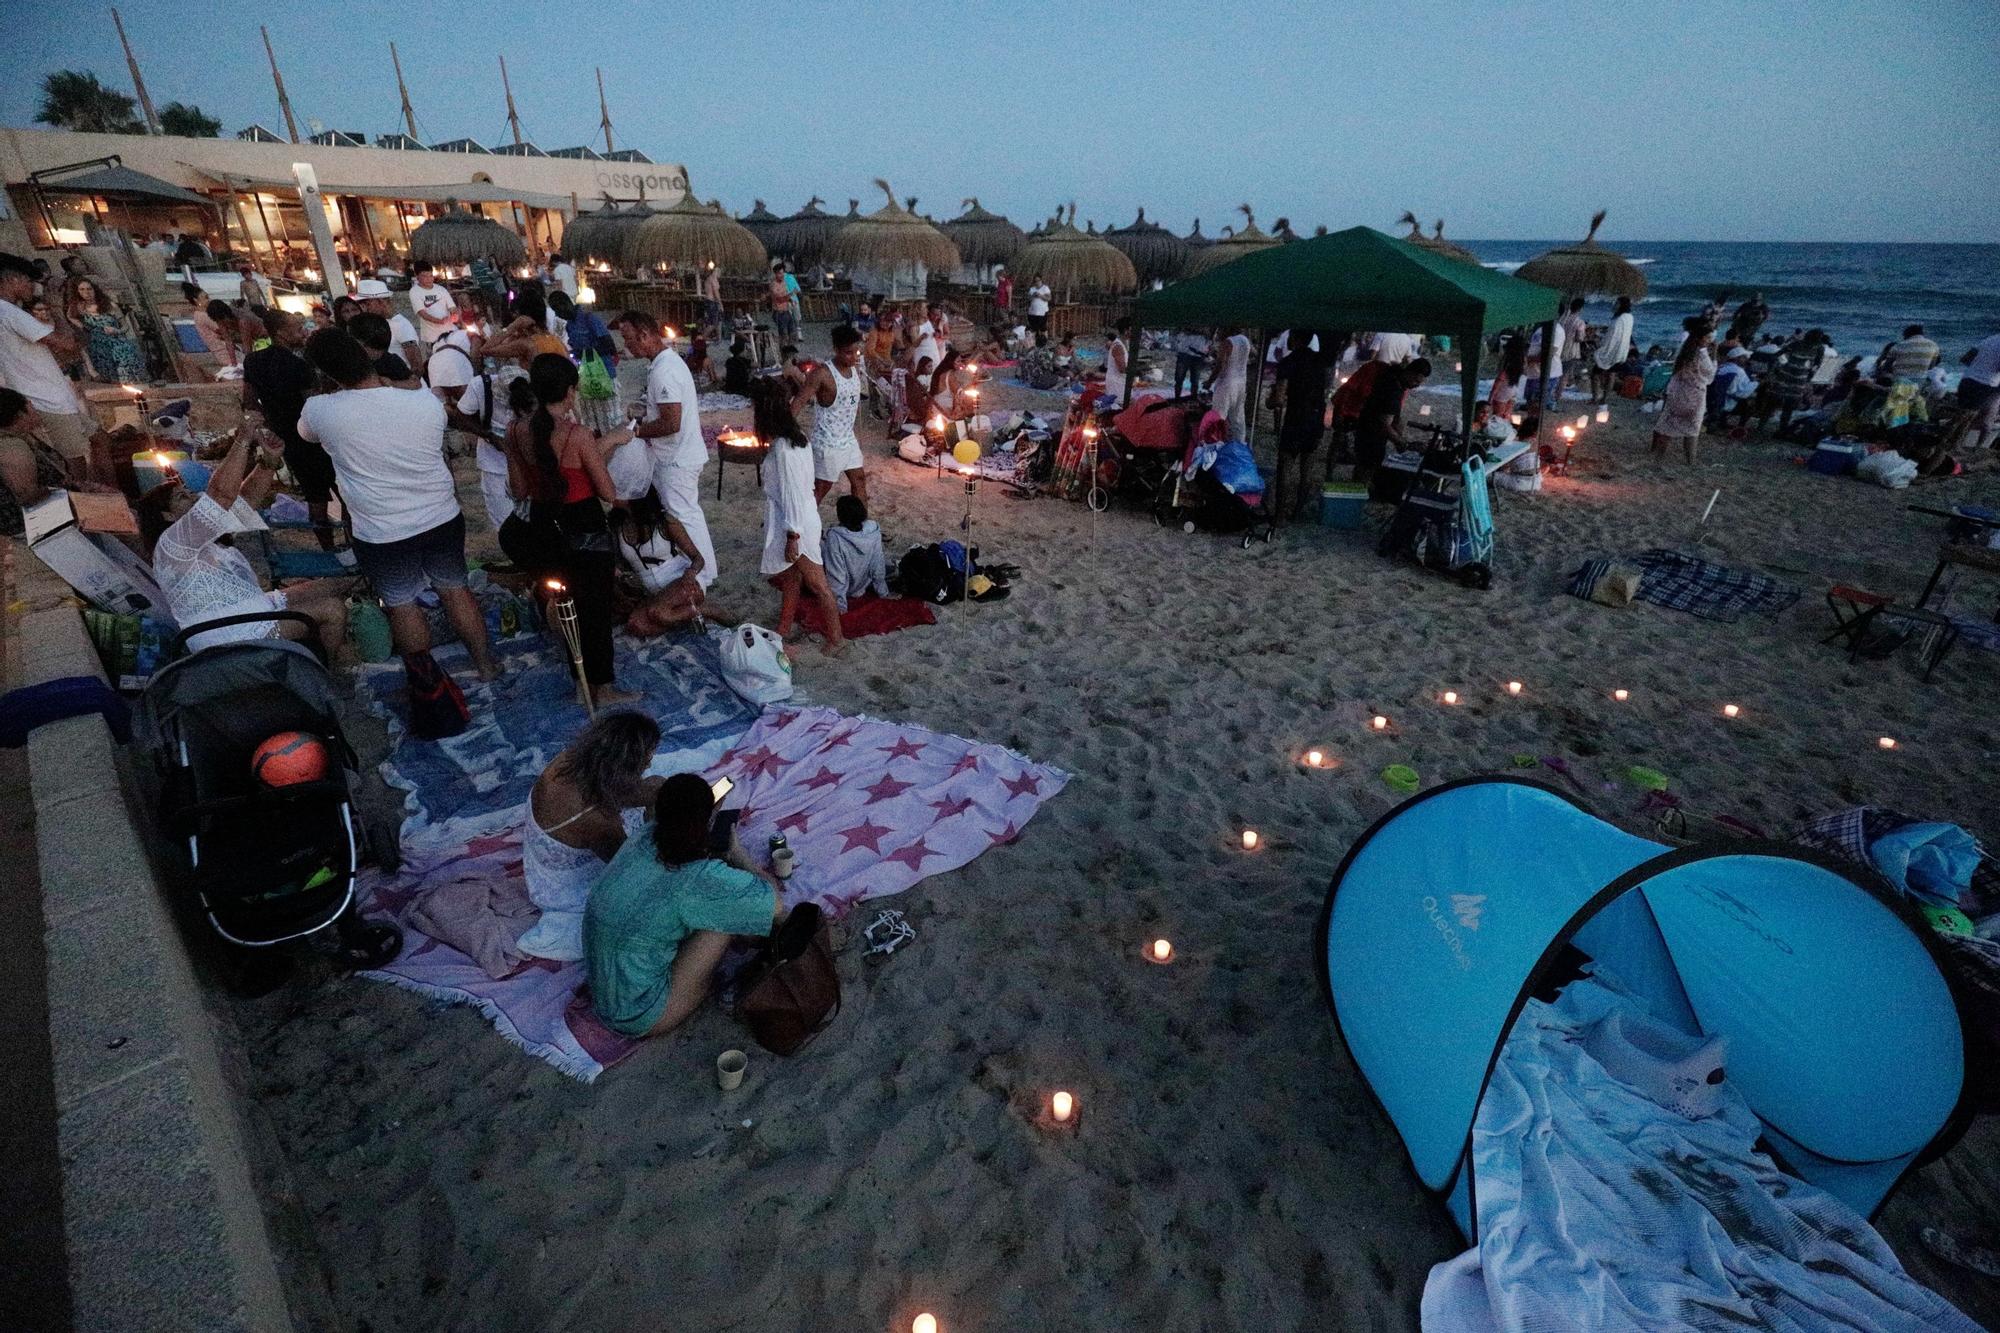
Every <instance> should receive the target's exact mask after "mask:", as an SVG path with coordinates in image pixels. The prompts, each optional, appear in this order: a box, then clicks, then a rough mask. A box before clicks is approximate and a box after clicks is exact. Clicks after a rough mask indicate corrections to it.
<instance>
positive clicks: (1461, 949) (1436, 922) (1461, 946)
mask: <svg viewBox="0 0 2000 1333" xmlns="http://www.w3.org/2000/svg"><path fill="white" fill-rule="evenodd" d="M1467 896H1471V897H1474V898H1475V899H1477V902H1475V903H1474V905H1473V921H1474V922H1477V921H1478V919H1479V913H1478V904H1479V903H1482V902H1484V901H1485V898H1486V895H1484V894H1474V895H1466V894H1453V895H1452V897H1453V899H1454V900H1456V899H1458V898H1463V897H1467ZM1423 907H1424V915H1425V916H1427V917H1429V918H1430V920H1431V925H1433V926H1435V927H1436V928H1437V933H1438V934H1439V935H1442V936H1443V937H1444V942H1445V947H1446V948H1448V949H1450V950H1451V956H1452V959H1453V961H1455V962H1456V963H1457V964H1458V970H1459V971H1461V972H1470V971H1471V970H1472V959H1471V958H1469V957H1467V956H1466V952H1465V941H1464V939H1462V938H1461V937H1460V936H1459V933H1458V928H1457V927H1456V926H1454V925H1452V924H1451V920H1450V918H1448V917H1447V916H1445V914H1444V913H1443V912H1440V911H1439V910H1438V900H1437V899H1435V898H1433V897H1431V896H1430V895H1428V894H1426V895H1425V896H1424V902H1423ZM1454 907H1456V902H1454ZM1461 919H1463V918H1461ZM1467 929H1468V930H1473V929H1477V926H1476V925H1474V926H1468V927H1467Z"/></svg>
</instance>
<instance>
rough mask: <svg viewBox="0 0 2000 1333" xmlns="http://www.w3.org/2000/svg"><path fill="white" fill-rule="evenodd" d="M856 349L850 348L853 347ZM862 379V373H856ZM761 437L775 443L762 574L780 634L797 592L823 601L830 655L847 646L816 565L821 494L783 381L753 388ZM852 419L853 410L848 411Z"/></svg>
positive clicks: (790, 619) (789, 624)
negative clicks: (773, 593) (775, 598)
mask: <svg viewBox="0 0 2000 1333" xmlns="http://www.w3.org/2000/svg"><path fill="white" fill-rule="evenodd" d="M849 350H850V351H851V350H852V349H851V348H850V349H849ZM854 377H855V383H856V384H857V385H858V383H859V372H858V371H857V372H854ZM753 388H754V392H753V393H752V395H751V399H750V402H751V406H752V407H753V408H754V409H755V411H756V417H755V421H756V431H757V438H758V439H760V440H762V441H764V442H765V443H766V444H768V445H769V446H770V447H771V452H770V453H769V454H767V455H766V456H765V458H764V558H763V560H762V562H761V563H760V564H759V565H758V572H759V573H761V574H762V575H763V576H764V577H765V578H766V579H768V580H769V581H770V583H771V584H772V586H774V587H776V588H777V590H778V593H779V597H780V601H779V603H778V637H779V638H782V639H789V638H791V637H792V631H793V627H794V622H795V621H796V620H797V618H798V614H799V590H800V589H801V588H803V589H804V590H805V591H806V592H807V593H809V594H810V595H811V596H812V598H813V600H814V601H816V602H818V603H819V611H820V619H821V621H822V622H823V623H824V624H825V626H826V643H825V645H824V647H825V651H826V653H827V655H828V656H829V657H831V656H833V655H834V654H836V653H838V652H839V651H840V650H841V649H843V648H845V647H846V646H847V640H846V639H845V638H843V637H842V636H841V633H840V607H839V605H838V604H836V603H835V601H834V598H833V587H832V585H831V584H829V583H828V582H827V581H826V571H825V570H824V569H822V568H821V567H820V565H819V563H818V558H819V553H820V552H819V545H820V521H819V497H818V496H817V495H815V494H814V493H813V484H814V483H813V453H814V451H813V450H812V449H811V448H809V447H808V446H807V443H806V433H805V432H804V431H803V430H801V429H799V419H798V417H797V415H796V414H795V413H794V412H793V411H792V401H793V400H791V399H789V398H788V397H786V394H785V386H784V384H783V382H782V381H779V380H773V379H760V380H758V381H757V382H756V384H755V385H754V386H753ZM849 415H850V419H851V416H852V413H851V412H850V414H849Z"/></svg>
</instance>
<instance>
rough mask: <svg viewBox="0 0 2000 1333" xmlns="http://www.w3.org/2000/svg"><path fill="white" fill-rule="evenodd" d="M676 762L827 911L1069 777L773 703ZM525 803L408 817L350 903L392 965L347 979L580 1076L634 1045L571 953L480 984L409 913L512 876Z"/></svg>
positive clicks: (968, 849)
mask: <svg viewBox="0 0 2000 1333" xmlns="http://www.w3.org/2000/svg"><path fill="white" fill-rule="evenodd" d="M725 746H727V747H728V748H727V749H725V748H724V747H725ZM690 770H700V771H704V772H705V773H706V775H707V776H708V777H710V778H715V777H721V776H725V775H726V776H729V777H732V778H734V779H735V781H736V783H737V788H736V790H735V792H733V793H732V795H731V798H730V801H729V804H730V805H731V806H735V807H739V808H741V809H742V811H743V813H742V815H741V816H740V822H739V823H738V826H737V828H738V833H739V835H740V836H741V838H742V841H743V845H744V846H745V847H746V848H747V849H749V851H750V853H751V855H752V856H753V857H755V858H756V859H757V860H759V861H764V860H766V859H767V857H768V851H767V849H768V847H769V844H770V838H771V835H772V834H773V833H776V832H782V833H784V834H785V836H786V839H787V840H788V841H789V842H790V844H791V846H792V848H793V849H794V851H795V853H796V855H797V858H798V870H797V872H796V873H795V874H794V875H793V876H792V878H791V880H790V881H789V882H788V883H787V885H786V889H785V895H784V896H785V901H786V902H787V903H793V904H796V903H799V902H814V903H818V904H819V905H820V906H821V907H822V908H824V909H825V910H826V911H827V912H828V913H829V914H831V915H833V916H835V917H839V916H843V915H845V914H846V913H847V912H849V911H851V910H852V909H853V908H854V907H855V905H857V904H858V903H861V902H863V901H865V900H866V899H869V898H875V897H881V896H883V895H886V894H893V893H900V892H902V891H903V890H904V889H907V888H909V887H910V886H911V885H913V884H915V883H917V882H918V881H920V880H922V879H925V878H927V877H929V876H931V875H934V874H937V873H939V872H941V871H945V870H952V869H956V868H957V867H959V866H962V865H964V864H966V863H967V862H969V861H971V860H973V859H974V858H975V857H977V856H978V855H979V854H980V853H982V852H984V851H985V850H987V849H988V848H989V847H994V846H997V845H999V844H1001V843H1004V842H1011V841H1013V840H1014V839H1015V838H1016V837H1018V836H1019V835H1020V832H1021V830H1022V829H1023V828H1024V827H1026V825H1027V823H1028V821H1029V820H1030V819H1031V818H1033V816H1034V814H1035V812H1036V811H1037V810H1038V809H1040V808H1041V805H1042V803H1043V802H1044V801H1046V800H1047V799H1049V798H1050V797H1052V796H1054V795H1055V794H1056V793H1057V792H1058V791H1060V790H1062V788H1063V786H1064V784H1065V783H1067V782H1068V780H1069V775H1068V774H1066V773H1063V772H1061V771H1060V770H1057V769H1053V768H1049V767H1047V766H1044V765H1040V764H1035V763H1033V762H1031V761H1029V760H1027V759H1025V758H1023V757H1022V756H1020V755H1018V754H1016V753H1014V752H1013V751H1011V750H1007V749H1003V748H1002V747H999V746H994V745H983V744H980V743H978V742H975V741H968V740H965V739H963V738H961V737H957V736H950V735H945V734H942V733H939V732H934V731H927V730H924V729H923V728H921V727H907V726H899V725H897V724H894V723H888V722H876V721H873V720H871V719H867V718H853V717H846V716H843V715H842V714H840V713H836V712H834V711H833V710H832V709H828V708H806V709H785V710H772V711H769V712H766V713H765V714H764V715H763V717H761V718H760V719H758V721H757V722H756V723H755V725H753V726H752V727H751V728H750V730H749V731H748V732H746V733H744V734H743V735H742V736H741V737H740V739H738V740H737V741H736V742H735V744H734V745H733V746H731V745H730V744H729V742H728V740H727V739H726V738H717V739H713V740H710V741H708V742H706V743H705V744H703V745H700V746H698V747H695V748H692V749H679V750H675V751H672V752H669V753H665V754H663V755H662V756H660V757H658V758H656V760H655V763H654V766H653V771H655V772H686V771H690ZM431 772H432V775H433V776H437V775H438V771H437V770H431ZM531 781H532V780H531ZM416 795H417V796H419V797H421V796H424V795H426V793H421V792H419V793H417V794H416ZM525 801H526V792H525V790H523V791H522V795H521V799H520V802H517V803H516V804H514V805H512V806H507V807H502V808H497V809H495V808H488V809H480V810H463V811H461V813H459V814H457V815H454V816H452V817H449V818H445V819H440V820H432V821H427V822H425V823H423V824H420V825H417V826H414V827H412V828H408V829H406V833H405V836H404V840H403V857H404V860H403V866H402V868H401V869H400V870H399V871H398V872H397V873H396V874H395V875H393V876H391V875H384V874H382V873H381V872H379V871H369V872H365V873H364V874H363V875H362V876H361V878H360V881H359V891H360V894H361V899H362V908H363V911H364V912H365V913H367V914H368V915H371V916H385V915H386V916H393V917H395V918H397V919H398V920H400V921H402V922H403V923H404V927H405V938H404V944H403V952H402V954H401V955H400V956H398V958H397V959H396V961H395V962H393V963H390V964H389V965H388V966H387V967H384V968H381V969H377V970H375V971H372V972H366V973H363V974H362V975H363V976H366V977H369V978H371V979H373V980H377V981H383V982H387V983H389V984H390V985H394V986H398V987H401V988H403V989H405V990H409V991H414V992H416V993H417V994H420V995H424V996H427V997H429V998H431V999H435V1000H440V1001H443V1002H445V1003H447V1004H465V1005H471V1006H473V1007H474V1008H477V1009H478V1010H479V1011H480V1013H481V1014H483V1015H484V1016H485V1017H486V1018H487V1020H488V1021H490V1022H491V1023H492V1024H493V1026H494V1029H495V1030H496V1031H498V1032H499V1033H500V1035H501V1036H502V1037H503V1038H505V1039H506V1040H507V1041H509V1042H511V1043H512V1044H514V1045H516V1046H519V1047H520V1048H521V1049H523V1050H525V1051H527V1052H528V1053H529V1054H531V1055H533V1056H535V1057H536V1058H538V1059H541V1060H544V1061H546V1062H547V1063H549V1064H550V1065H553V1066H554V1067H555V1068H557V1069H559V1070H561V1071H562V1072H563V1073H565V1074H568V1075H569V1076H571V1077H572V1078H578V1079H582V1080H583V1081H585V1082H590V1081H592V1080H594V1079H595V1078H596V1077H597V1076H598V1075H599V1074H601V1073H602V1072H603V1071H604V1070H605V1069H607V1068H609V1067H610V1066H612V1065H614V1064H616V1063H617V1062H618V1061H619V1060H622V1059H623V1058H625V1057H626V1056H627V1055H630V1054H631V1053H632V1051H633V1050H635V1049H637V1046H638V1043H637V1042H635V1041H633V1040H632V1039H630V1038H627V1037H624V1036H621V1035H619V1034H618V1033H615V1032H613V1031H611V1030H610V1029H609V1028H607V1027H606V1026H605V1025H604V1024H603V1023H602V1022H600V1021H599V1020H598V1018H597V1016H596V1014H595V1013H594V1012H593V1011H592V1010H591V1008H590V1004H589V1001H588V999H587V998H586V997H585V996H584V995H583V994H582V993H581V992H582V989H583V986H584V982H585V980H586V978H585V975H584V968H583V965H582V964H580V963H555V962H549V961H546V960H541V959H530V960H528V961H527V962H524V963H522V964H521V965H520V967H518V968H516V969H515V970H514V971H513V972H512V973H510V974H509V975H507V976H505V977H502V978H498V979H495V978H493V977H491V976H489V975H487V973H486V972H485V971H484V970H482V969H481V968H480V966H479V965H478V964H477V963H476V962H474V961H473V960H472V958H470V957H469V956H467V955H466V954H464V953H462V952H460V951H459V950H457V949H454V948H452V947H451V946H450V945H447V944H445V943H443V942H441V941H439V940H435V939H432V938H430V937H429V936H427V935H425V934H423V933H422V932H421V931H418V930H416V929H414V928H412V927H411V926H410V924H409V917H410V913H411V911H412V909H413V908H414V906H415V905H416V904H417V903H418V902H419V901H420V900H421V899H422V897H423V896H424V895H425V894H426V893H429V892H431V891H432V890H434V889H436V888H438V887H440V886H444V885H450V884H457V883H460V882H461V881H463V880H465V879H467V878H473V877H477V878H494V877H501V876H518V875H520V874H521V873H522V871H521V847H520V830H521V824H522V821H523V820H524V818H525V817H526V805H525Z"/></svg>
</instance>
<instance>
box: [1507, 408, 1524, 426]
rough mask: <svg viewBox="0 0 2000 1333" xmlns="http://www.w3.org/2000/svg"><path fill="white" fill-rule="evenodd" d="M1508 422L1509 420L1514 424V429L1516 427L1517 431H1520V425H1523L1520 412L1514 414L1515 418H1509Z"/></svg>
mask: <svg viewBox="0 0 2000 1333" xmlns="http://www.w3.org/2000/svg"><path fill="white" fill-rule="evenodd" d="M1507 420H1508V421H1509V422H1511V423H1512V424H1513V425H1514V427H1515V428H1516V429H1519V428H1520V425H1521V414H1520V413H1519V412H1516V413H1515V414H1514V415H1513V416H1511V417H1508V418H1507Z"/></svg>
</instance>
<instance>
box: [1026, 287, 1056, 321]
mask: <svg viewBox="0 0 2000 1333" xmlns="http://www.w3.org/2000/svg"><path fill="white" fill-rule="evenodd" d="M1050 295H1051V293H1050V291H1049V285H1048V284H1047V283H1046V282H1038V283H1036V284H1035V285H1034V286H1032V287H1030V288H1028V332H1030V333H1047V332H1048V331H1049V296H1050Z"/></svg>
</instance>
